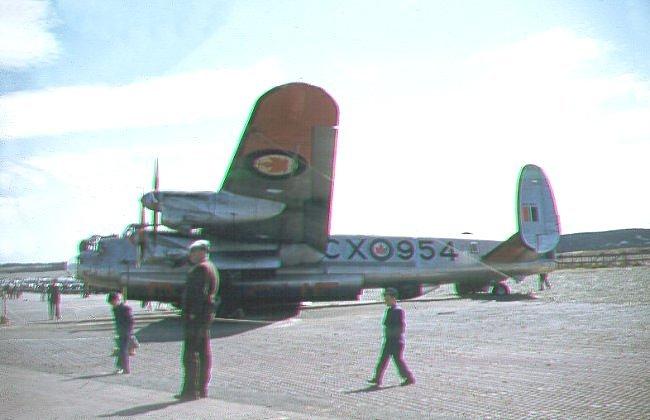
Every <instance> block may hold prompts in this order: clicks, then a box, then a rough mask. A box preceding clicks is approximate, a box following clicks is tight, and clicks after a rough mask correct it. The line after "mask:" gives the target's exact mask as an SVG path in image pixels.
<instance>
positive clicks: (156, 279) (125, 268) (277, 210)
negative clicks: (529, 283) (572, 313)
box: [77, 83, 560, 311]
mask: <svg viewBox="0 0 650 420" xmlns="http://www.w3.org/2000/svg"><path fill="white" fill-rule="evenodd" d="M337 125H338V107H337V104H336V102H335V101H334V100H333V99H332V98H331V97H330V96H329V95H328V94H327V93H326V92H325V91H324V90H323V89H321V88H318V87H316V86H311V85H308V84H304V83H290V84H286V85H283V86H279V87H276V88H274V89H271V90H270V91H268V92H267V93H266V94H264V95H263V96H262V97H260V99H259V100H258V101H257V103H256V105H255V107H254V109H253V112H252V114H251V117H250V120H249V121H248V125H247V126H246V128H245V130H244V133H243V137H242V139H241V142H240V144H239V147H238V149H237V151H236V153H235V156H234V159H233V161H232V163H231V166H230V169H229V171H228V173H227V175H226V177H225V180H224V182H223V186H222V188H221V190H220V191H219V192H173V191H160V190H159V189H158V175H157V165H156V175H155V178H154V180H155V181H154V190H153V191H151V192H149V193H146V194H145V195H144V196H143V197H142V199H141V202H142V205H143V206H144V207H143V220H141V223H139V224H132V225H129V226H128V227H127V229H126V230H125V231H124V233H123V234H122V235H121V236H117V235H114V236H104V237H102V236H93V237H91V238H89V239H87V240H84V241H82V242H81V243H80V254H79V256H78V265H77V276H78V277H80V278H81V279H82V280H83V281H84V282H85V283H86V284H87V285H91V286H95V287H100V288H107V289H123V288H126V289H127V290H128V296H129V298H130V299H142V300H157V301H167V302H174V303H178V301H179V299H180V295H181V293H182V288H183V285H184V282H185V274H186V272H187V270H188V269H189V266H188V264H187V250H186V249H187V246H188V244H189V243H191V242H192V241H195V240H196V239H199V238H201V239H208V240H209V241H210V242H211V244H212V248H211V250H210V252H211V253H210V258H211V259H212V261H213V262H214V263H215V265H216V266H217V267H218V269H219V272H220V276H221V280H222V285H221V291H220V295H221V300H222V305H221V306H222V309H224V310H226V311H231V310H234V309H237V308H240V307H244V306H246V305H257V304H262V303H283V304H284V303H288V304H298V303H299V302H301V301H334V300H355V299H358V297H359V295H360V293H361V292H362V290H363V289H365V288H380V287H389V286H390V287H394V288H396V289H397V290H398V291H399V293H400V297H401V298H403V299H408V298H413V297H417V296H420V295H422V294H423V285H425V286H438V285H440V284H445V283H455V285H456V290H457V292H458V293H460V294H465V293H473V292H478V291H487V290H488V288H489V287H492V291H493V293H496V294H508V293H509V288H508V286H507V285H506V283H505V280H506V279H507V278H509V277H512V278H515V279H521V278H523V277H524V276H526V275H530V274H544V273H548V272H550V271H552V270H553V269H554V268H555V266H556V264H555V260H554V249H555V247H556V245H557V243H558V241H559V238H560V234H559V222H558V216H557V211H556V207H555V202H554V199H553V194H552V191H551V188H550V186H549V183H548V181H547V179H546V177H545V175H544V173H543V171H542V170H541V169H540V168H539V167H537V166H534V165H526V166H525V167H523V168H522V170H521V174H520V176H519V189H518V197H517V212H518V224H519V231H518V232H517V233H516V234H515V235H513V236H512V237H510V238H509V239H508V240H506V241H505V242H497V241H479V240H469V239H450V238H442V239H441V238H408V237H372V236H330V235H329V225H330V203H331V195H332V180H333V175H334V155H335V150H336V134H337V131H336V127H337ZM145 207H146V208H148V209H150V210H152V211H153V212H154V217H153V219H154V223H153V225H149V224H145V222H144V208H145ZM159 219H160V220H159ZM159 224H160V225H162V226H159Z"/></svg>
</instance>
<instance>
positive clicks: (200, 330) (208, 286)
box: [176, 240, 219, 400]
mask: <svg viewBox="0 0 650 420" xmlns="http://www.w3.org/2000/svg"><path fill="white" fill-rule="evenodd" d="M209 249H210V242H208V241H206V240H198V241H195V242H193V243H192V244H191V245H190V246H189V252H190V255H189V259H190V263H191V264H192V268H190V271H189V272H188V273H187V279H186V282H185V290H184V291H183V300H182V321H183V335H184V343H183V355H182V358H183V370H184V378H183V385H182V388H181V392H180V394H178V395H176V398H178V399H182V400H195V399H197V398H206V397H207V396H208V384H209V383H210V377H211V369H212V349H211V347H210V324H211V323H212V319H213V318H214V310H215V305H214V302H215V300H214V299H215V295H216V293H217V290H218V289H219V275H218V273H217V270H216V268H215V267H214V265H213V264H212V263H211V262H210V260H209V258H208V256H209Z"/></svg>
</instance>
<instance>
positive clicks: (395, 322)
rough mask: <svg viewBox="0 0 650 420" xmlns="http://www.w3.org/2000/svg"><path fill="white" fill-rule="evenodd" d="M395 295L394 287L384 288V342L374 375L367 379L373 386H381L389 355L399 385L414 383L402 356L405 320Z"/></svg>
mask: <svg viewBox="0 0 650 420" xmlns="http://www.w3.org/2000/svg"><path fill="white" fill-rule="evenodd" d="M397 297H398V296H397V290H396V289H394V288H392V287H389V288H387V289H385V290H384V302H385V303H386V306H387V308H386V313H385V314H384V321H383V325H384V343H383V346H382V349H381V355H380V356H379V361H378V362H377V367H376V369H375V376H373V377H372V379H369V380H368V382H370V383H371V384H373V385H375V386H381V383H382V379H383V377H384V371H385V370H386V365H387V364H388V360H389V359H390V358H391V357H392V358H393V362H395V366H397V370H398V372H399V375H400V376H401V377H402V382H401V384H400V385H402V386H405V385H411V384H414V383H415V378H414V377H413V374H412V373H411V371H410V370H409V369H408V367H407V366H406V363H405V362H404V358H403V353H404V330H405V329H406V321H405V320H404V310H403V309H402V308H400V307H399V306H397Z"/></svg>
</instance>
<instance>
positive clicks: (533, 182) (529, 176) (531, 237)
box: [517, 165, 560, 253]
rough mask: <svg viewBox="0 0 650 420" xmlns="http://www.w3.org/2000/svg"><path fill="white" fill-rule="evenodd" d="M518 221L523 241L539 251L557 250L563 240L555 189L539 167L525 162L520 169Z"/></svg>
mask: <svg viewBox="0 0 650 420" xmlns="http://www.w3.org/2000/svg"><path fill="white" fill-rule="evenodd" d="M517 221H518V224H519V236H520V238H521V241H522V242H523V244H524V245H526V246H527V247H528V248H530V249H531V250H533V251H535V252H537V253H545V252H549V251H552V250H554V249H555V247H556V246H557V244H558V242H559V241H560V221H559V218H558V214H557V209H556V208H555V199H554V198H553V191H552V190H551V186H550V184H549V182H548V179H547V178H546V175H545V174H544V171H542V169H541V168H540V167H539V166H535V165H526V166H524V167H523V168H522V170H521V174H520V175H519V188H518V193H517Z"/></svg>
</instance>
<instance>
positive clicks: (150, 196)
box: [140, 191, 159, 211]
mask: <svg viewBox="0 0 650 420" xmlns="http://www.w3.org/2000/svg"><path fill="white" fill-rule="evenodd" d="M140 201H141V202H142V205H143V206H145V207H146V208H148V209H149V210H156V211H158V204H159V201H158V194H157V193H156V192H155V191H150V192H148V193H146V194H145V195H143V196H142V199H141V200H140Z"/></svg>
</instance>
